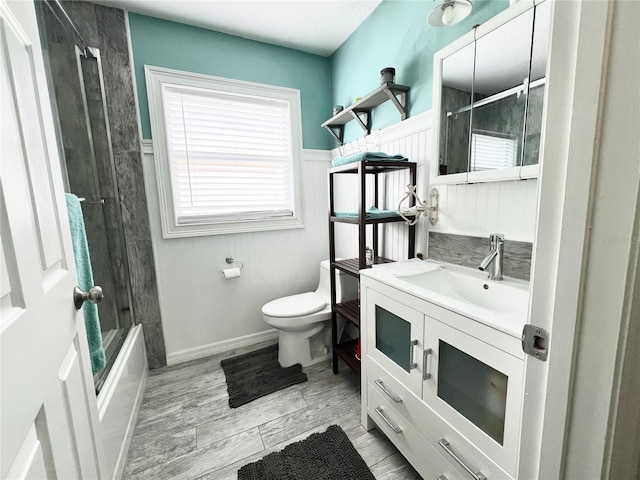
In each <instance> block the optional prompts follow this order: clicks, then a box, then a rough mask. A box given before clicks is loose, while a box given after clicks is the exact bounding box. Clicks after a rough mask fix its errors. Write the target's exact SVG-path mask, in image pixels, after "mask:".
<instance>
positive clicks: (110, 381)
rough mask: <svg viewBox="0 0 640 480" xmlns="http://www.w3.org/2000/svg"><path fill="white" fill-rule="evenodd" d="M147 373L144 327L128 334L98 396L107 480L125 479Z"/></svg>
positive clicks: (138, 327) (139, 326)
mask: <svg viewBox="0 0 640 480" xmlns="http://www.w3.org/2000/svg"><path fill="white" fill-rule="evenodd" d="M148 370H149V369H148V366H147V355H146V353H145V349H144V337H143V332H142V325H137V326H135V327H133V328H132V329H131V330H130V331H129V334H128V335H127V338H126V339H125V341H124V344H123V345H122V349H121V350H120V353H119V354H118V358H117V359H116V361H115V363H114V364H113V367H112V368H111V372H110V373H109V376H108V377H107V381H106V382H105V384H104V386H103V388H102V390H100V394H99V395H98V415H99V418H100V429H101V431H102V432H101V433H102V441H103V444H104V451H105V459H106V465H107V468H108V471H107V472H106V473H107V474H106V475H105V477H104V478H105V479H107V478H109V479H119V478H121V477H122V471H123V470H124V466H125V462H126V460H127V453H128V451H129V445H131V438H132V437H133V432H134V429H135V426H136V421H137V420H138V412H139V410H140V405H141V404H142V398H143V395H144V388H145V385H146V384H147V373H148Z"/></svg>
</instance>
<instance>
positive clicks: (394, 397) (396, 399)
mask: <svg viewBox="0 0 640 480" xmlns="http://www.w3.org/2000/svg"><path fill="white" fill-rule="evenodd" d="M376 385H378V386H379V387H380V390H382V391H383V392H384V393H386V394H387V397H389V398H390V399H391V400H393V401H394V402H396V403H401V402H402V399H401V398H400V397H399V396H398V395H396V394H395V393H393V392H392V391H390V390H389V389H387V387H386V386H385V384H384V383H382V380H380V379H378V380H376Z"/></svg>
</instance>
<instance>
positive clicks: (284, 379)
mask: <svg viewBox="0 0 640 480" xmlns="http://www.w3.org/2000/svg"><path fill="white" fill-rule="evenodd" d="M220 365H221V366H222V369H223V370H224V374H225V376H226V377H227V391H228V392H229V406H230V407H231V408H236V407H239V406H240V405H244V404H245V403H249V402H251V401H253V400H255V399H256V398H260V397H264V396H265V395H268V394H270V393H273V392H277V391H278V390H281V389H283V388H286V387H288V386H290V385H295V384H296V383H302V382H306V381H307V375H306V374H304V373H302V367H301V366H300V364H299V363H297V364H295V365H292V366H290V367H287V368H282V367H281V366H280V364H279V363H278V345H277V344H275V345H269V346H268V347H265V348H261V349H259V350H254V351H253V352H249V353H244V354H242V355H238V356H237V357H232V358H226V359H224V360H222V361H221V362H220Z"/></svg>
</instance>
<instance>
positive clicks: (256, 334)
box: [143, 134, 331, 363]
mask: <svg viewBox="0 0 640 480" xmlns="http://www.w3.org/2000/svg"><path fill="white" fill-rule="evenodd" d="M327 135H328V134H327ZM143 146H144V158H143V166H144V179H145V189H146V193H147V201H148V208H149V217H150V218H149V220H150V227H151V238H152V244H153V251H154V258H155V267H156V274H157V278H158V297H159V302H160V311H161V314H162V327H163V331H164V338H165V345H166V349H167V360H168V362H169V363H178V362H182V361H186V360H191V359H194V358H200V357H205V356H208V355H211V354H213V353H220V352H221V351H224V350H227V349H233V348H235V347H236V346H237V345H242V346H246V345H250V344H251V343H246V342H254V343H260V342H262V341H264V340H265V339H269V338H275V337H276V336H275V334H274V332H273V331H272V330H271V328H270V327H269V326H268V325H267V324H266V323H264V321H263V320H262V306H263V305H264V304H265V303H267V302H269V301H270V300H273V299H275V298H279V297H282V296H285V295H293V294H296V293H302V292H308V291H312V290H315V288H316V287H317V285H318V279H319V275H320V261H322V260H324V259H327V258H329V243H328V236H329V233H328V219H327V208H328V199H327V169H328V168H329V166H330V160H331V155H330V153H329V151H324V150H304V151H303V158H302V160H303V161H302V194H303V208H304V219H305V227H304V228H298V229H292V230H274V231H267V232H254V233H238V234H228V235H212V236H202V237H189V238H172V239H164V238H162V230H161V225H160V211H159V200H158V193H157V186H156V175H155V170H154V168H155V167H154V165H155V163H154V158H153V146H152V144H151V142H150V141H144V142H143ZM228 256H232V257H233V258H235V259H237V260H240V261H242V262H243V264H244V267H243V269H242V275H241V276H240V277H238V278H233V279H228V280H225V279H224V277H223V276H222V273H221V271H222V269H224V268H227V267H229V265H227V264H226V263H225V258H226V257H228Z"/></svg>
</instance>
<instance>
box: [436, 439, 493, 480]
mask: <svg viewBox="0 0 640 480" xmlns="http://www.w3.org/2000/svg"><path fill="white" fill-rule="evenodd" d="M438 445H440V446H441V447H442V448H444V451H445V452H447V453H448V454H449V455H451V456H452V457H453V459H454V460H455V461H456V462H458V463H459V464H460V466H461V467H462V468H464V469H465V470H466V471H467V472H468V473H469V475H471V476H472V477H473V478H474V480H487V477H485V476H484V475H483V474H482V472H478V473H476V472H474V471H473V470H472V469H471V467H469V466H468V465H467V464H466V463H464V462H463V461H462V459H461V458H460V457H458V456H457V455H456V454H455V453H454V452H453V450H451V448H450V447H449V442H447V440H446V439H444V438H443V439H441V440H438Z"/></svg>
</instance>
